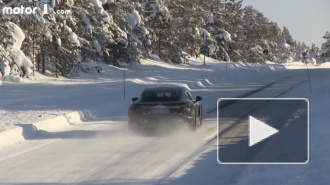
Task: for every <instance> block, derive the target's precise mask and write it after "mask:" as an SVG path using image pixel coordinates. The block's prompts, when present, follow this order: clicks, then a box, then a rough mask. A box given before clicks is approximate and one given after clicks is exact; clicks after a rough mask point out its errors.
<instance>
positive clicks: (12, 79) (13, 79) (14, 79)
mask: <svg viewBox="0 0 330 185" xmlns="http://www.w3.org/2000/svg"><path fill="white" fill-rule="evenodd" d="M2 81H6V82H14V83H21V82H22V79H21V78H20V77H17V76H13V75H6V76H4V77H3V78H2Z"/></svg>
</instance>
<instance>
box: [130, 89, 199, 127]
mask: <svg viewBox="0 0 330 185" xmlns="http://www.w3.org/2000/svg"><path fill="white" fill-rule="evenodd" d="M132 101H133V103H132V104H131V105H130V106H129V109H128V117H129V127H130V129H132V130H136V129H148V128H159V127H160V126H166V127H167V126H179V125H183V126H185V127H187V128H190V129H191V130H193V131H195V130H196V127H198V126H201V125H202V115H203V109H202V102H201V101H202V97H200V96H197V97H196V99H194V97H193V96H192V95H191V92H190V91H189V90H188V89H186V88H184V87H156V88H147V89H145V90H144V91H143V92H142V94H141V95H140V97H139V98H133V99H132Z"/></svg>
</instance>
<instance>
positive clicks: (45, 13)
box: [2, 1, 71, 17]
mask: <svg viewBox="0 0 330 185" xmlns="http://www.w3.org/2000/svg"><path fill="white" fill-rule="evenodd" d="M54 6H55V4H54V1H38V4H37V7H33V8H32V7H24V6H23V5H21V6H20V7H4V8H2V14H3V15H19V14H20V15H22V14H38V16H39V17H54V15H55V14H70V13H71V11H70V10H56V11H55V9H54Z"/></svg>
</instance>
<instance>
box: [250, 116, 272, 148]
mask: <svg viewBox="0 0 330 185" xmlns="http://www.w3.org/2000/svg"><path fill="white" fill-rule="evenodd" d="M249 122H250V129H249V147H252V146H254V145H256V144H257V143H259V142H261V141H263V140H265V139H267V138H269V137H271V136H273V135H274V134H277V133H278V130H277V129H275V128H273V127H271V126H269V125H267V124H265V123H263V122H262V121H260V120H258V119H256V118H254V117H252V116H250V118H249Z"/></svg>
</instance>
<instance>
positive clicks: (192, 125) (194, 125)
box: [189, 112, 197, 132]
mask: <svg viewBox="0 0 330 185" xmlns="http://www.w3.org/2000/svg"><path fill="white" fill-rule="evenodd" d="M196 121H197V120H196V112H195V114H194V116H193V119H192V120H191V123H190V124H189V129H190V130H191V131H193V132H195V131H196V127H197V125H196V123H197V122H196Z"/></svg>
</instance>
